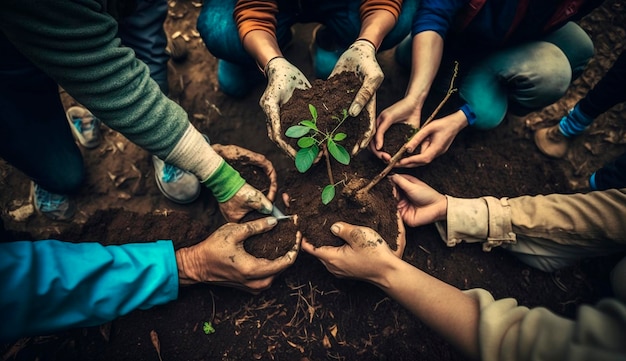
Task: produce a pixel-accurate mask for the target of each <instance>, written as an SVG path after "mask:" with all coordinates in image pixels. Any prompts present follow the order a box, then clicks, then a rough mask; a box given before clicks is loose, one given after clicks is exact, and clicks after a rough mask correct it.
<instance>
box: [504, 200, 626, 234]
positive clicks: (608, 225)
mask: <svg viewBox="0 0 626 361" xmlns="http://www.w3.org/2000/svg"><path fill="white" fill-rule="evenodd" d="M509 203H510V205H511V222H512V225H513V231H514V232H515V233H516V234H518V235H520V236H521V235H524V236H526V237H531V238H546V239H550V240H552V241H554V242H556V243H560V244H588V243H592V244H596V245H598V244H600V243H606V244H615V243H617V244H622V245H623V244H626V222H624V219H625V215H626V189H609V190H605V191H596V192H589V193H576V194H549V195H545V196H544V195H537V196H521V197H516V198H511V199H509Z"/></svg>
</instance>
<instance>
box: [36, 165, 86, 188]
mask: <svg viewBox="0 0 626 361" xmlns="http://www.w3.org/2000/svg"><path fill="white" fill-rule="evenodd" d="M84 181H85V167H84V166H83V165H82V163H81V164H80V165H77V166H74V167H68V168H65V169H63V172H61V173H58V174H57V175H56V176H55V177H53V178H51V179H49V180H48V181H47V183H45V184H41V185H42V186H43V187H44V188H45V189H47V190H49V191H51V192H54V193H59V194H72V193H76V192H77V191H78V190H79V189H80V187H81V186H82V184H83V182H84Z"/></svg>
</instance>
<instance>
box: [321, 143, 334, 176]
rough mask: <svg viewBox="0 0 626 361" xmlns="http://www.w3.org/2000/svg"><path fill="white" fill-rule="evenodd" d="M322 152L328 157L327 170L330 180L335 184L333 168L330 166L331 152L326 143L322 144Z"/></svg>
mask: <svg viewBox="0 0 626 361" xmlns="http://www.w3.org/2000/svg"><path fill="white" fill-rule="evenodd" d="M322 152H323V154H324V158H325V159H326V172H327V173H328V180H329V181H330V184H335V179H334V178H333V169H332V168H331V167H330V154H328V148H326V144H322Z"/></svg>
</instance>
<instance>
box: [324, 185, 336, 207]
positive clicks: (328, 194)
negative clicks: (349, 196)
mask: <svg viewBox="0 0 626 361" xmlns="http://www.w3.org/2000/svg"><path fill="white" fill-rule="evenodd" d="M333 198H335V186H334V185H333V184H329V185H327V186H326V187H324V189H323V190H322V203H324V204H328V203H330V201H332V200H333Z"/></svg>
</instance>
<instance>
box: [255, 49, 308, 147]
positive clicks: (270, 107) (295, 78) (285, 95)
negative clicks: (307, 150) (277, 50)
mask: <svg viewBox="0 0 626 361" xmlns="http://www.w3.org/2000/svg"><path fill="white" fill-rule="evenodd" d="M265 74H266V76H267V87H266V88H265V92H264V93H263V95H262V96H261V100H260V101H259V104H260V105H261V108H263V111H264V112H265V115H266V116H267V134H268V136H269V138H270V139H271V140H272V141H273V142H274V143H275V144H276V145H278V147H280V148H281V149H282V150H284V151H285V152H286V153H287V154H288V155H290V156H291V157H292V158H295V156H296V150H295V149H293V147H292V146H290V145H289V144H288V143H287V142H286V141H285V139H284V138H283V136H284V134H283V131H282V129H281V125H280V107H281V106H282V105H283V104H285V103H286V102H287V101H289V99H291V96H292V95H293V91H294V90H295V89H301V90H305V89H309V88H311V83H309V81H308V79H307V78H306V77H305V76H304V74H302V72H301V71H300V70H299V69H298V68H296V67H295V66H294V65H293V64H291V63H290V62H289V61H287V59H285V58H283V57H277V58H274V59H272V60H270V61H269V62H268V63H267V65H266V66H265Z"/></svg>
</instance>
